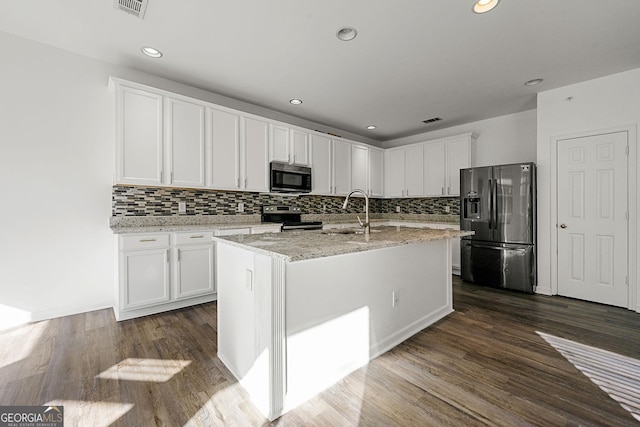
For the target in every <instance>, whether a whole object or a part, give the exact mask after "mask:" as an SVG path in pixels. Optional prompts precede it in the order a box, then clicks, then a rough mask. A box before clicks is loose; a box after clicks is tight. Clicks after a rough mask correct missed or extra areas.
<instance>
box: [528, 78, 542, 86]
mask: <svg viewBox="0 0 640 427" xmlns="http://www.w3.org/2000/svg"><path fill="white" fill-rule="evenodd" d="M543 81H544V80H543V79H532V80H529V81H527V82H524V85H525V86H535V85H539V84H540V83H542V82H543Z"/></svg>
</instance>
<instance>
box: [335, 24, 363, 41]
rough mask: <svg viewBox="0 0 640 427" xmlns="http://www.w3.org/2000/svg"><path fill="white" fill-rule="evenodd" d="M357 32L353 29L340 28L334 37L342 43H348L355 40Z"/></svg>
mask: <svg viewBox="0 0 640 427" xmlns="http://www.w3.org/2000/svg"><path fill="white" fill-rule="evenodd" d="M357 35H358V30H356V29H355V28H353V27H342V28H340V29H339V30H338V31H337V32H336V37H337V38H339V39H340V40H342V41H343V42H348V41H351V40H353V39H355V38H356V36H357Z"/></svg>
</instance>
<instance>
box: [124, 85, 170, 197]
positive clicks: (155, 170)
mask: <svg viewBox="0 0 640 427" xmlns="http://www.w3.org/2000/svg"><path fill="white" fill-rule="evenodd" d="M115 96H116V177H115V180H116V183H117V184H141V185H161V184H162V182H163V178H164V176H163V141H162V123H163V121H162V96H161V95H156V94H153V93H149V92H145V91H142V90H138V89H134V88H130V87H127V86H121V85H118V86H117V87H116V88H115Z"/></svg>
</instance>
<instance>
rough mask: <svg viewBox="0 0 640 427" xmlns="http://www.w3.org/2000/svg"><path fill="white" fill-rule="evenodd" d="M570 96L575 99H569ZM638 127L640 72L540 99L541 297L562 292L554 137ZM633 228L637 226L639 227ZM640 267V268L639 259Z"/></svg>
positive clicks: (634, 145)
mask: <svg viewBox="0 0 640 427" xmlns="http://www.w3.org/2000/svg"><path fill="white" fill-rule="evenodd" d="M570 97H571V99H568V98H570ZM638 122H640V69H635V70H631V71H627V72H624V73H619V74H613V75H610V76H607V77H603V78H599V79H595V80H590V81H586V82H583V83H578V84H574V85H570V86H565V87H562V88H558V89H554V90H550V91H547V92H541V93H539V94H538V131H537V132H538V141H537V161H538V282H539V286H538V289H539V291H540V292H544V293H556V292H557V290H556V289H553V288H552V287H551V282H552V281H551V274H552V268H551V267H552V262H554V261H553V260H555V256H554V255H552V254H551V236H552V234H551V233H555V224H551V216H552V212H551V209H552V204H551V173H552V170H553V165H552V164H551V161H552V152H551V149H552V147H551V145H552V140H553V138H554V137H559V136H563V135H571V134H577V133H581V132H587V131H599V130H604V129H609V128H615V127H619V126H627V125H631V126H632V127H635V128H637V125H638ZM636 135H637V132H636ZM629 144H630V146H631V147H632V152H637V150H636V148H637V141H636V140H632V141H629ZM630 188H632V189H633V191H634V192H635V191H637V189H638V188H640V186H639V185H638V183H636V182H631V183H630ZM631 208H632V209H633V207H631ZM636 212H637V210H636ZM632 225H634V226H635V224H632ZM631 238H632V239H637V236H631ZM633 263H634V261H632V264H633ZM635 264H636V265H637V260H636V261H635ZM634 279H635V278H630V280H631V281H632V282H633V283H635V280H634ZM633 283H632V284H633ZM638 307H640V303H639V304H638Z"/></svg>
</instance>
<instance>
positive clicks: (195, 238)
mask: <svg viewBox="0 0 640 427" xmlns="http://www.w3.org/2000/svg"><path fill="white" fill-rule="evenodd" d="M174 236H175V237H174V244H175V245H191V244H194V243H200V244H202V243H205V244H206V243H211V242H212V238H213V231H191V232H188V233H175V234H174Z"/></svg>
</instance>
